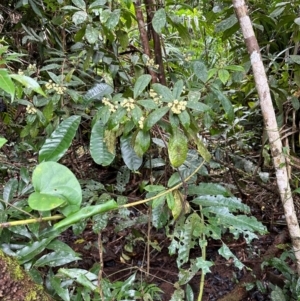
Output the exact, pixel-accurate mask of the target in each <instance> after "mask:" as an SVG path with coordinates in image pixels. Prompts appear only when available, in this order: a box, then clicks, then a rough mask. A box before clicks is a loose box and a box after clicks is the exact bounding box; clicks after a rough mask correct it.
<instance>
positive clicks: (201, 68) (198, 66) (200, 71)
mask: <svg viewBox="0 0 300 301" xmlns="http://www.w3.org/2000/svg"><path fill="white" fill-rule="evenodd" d="M193 70H194V73H195V75H196V76H197V77H198V78H199V79H200V80H201V81H202V82H203V83H206V81H207V79H208V73H207V68H206V66H205V64H204V63H203V62H202V61H195V62H194V63H193Z"/></svg>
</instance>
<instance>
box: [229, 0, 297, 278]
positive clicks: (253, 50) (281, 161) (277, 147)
mask: <svg viewBox="0 0 300 301" xmlns="http://www.w3.org/2000/svg"><path fill="white" fill-rule="evenodd" d="M232 2H233V6H234V8H235V11H236V15H237V17H238V20H239V22H240V26H241V29H242V32H243V36H244V39H245V43H246V46H247V49H248V52H249V54H250V60H251V64H252V69H253V74H254V79H255V84H256V89H257V92H258V96H259V100H260V106H261V110H262V115H263V119H264V124H265V129H266V131H267V134H268V138H269V142H270V146H271V154H272V157H273V163H274V167H275V169H276V179H277V185H278V189H279V193H280V198H281V201H282V204H283V208H284V214H285V218H286V222H287V226H288V229H289V233H290V236H291V239H292V244H293V249H294V252H295V257H296V260H297V272H298V274H299V275H300V229H299V224H298V219H297V216H296V212H295V207H294V202H293V197H292V192H291V188H290V184H289V178H288V172H287V166H286V160H285V156H284V154H283V151H282V142H281V139H280V134H279V130H278V126H277V122H276V116H275V112H274V107H273V103H272V99H271V95H270V88H269V84H268V80H267V76H266V72H265V69H264V65H263V62H262V60H261V55H260V49H259V46H258V43H257V39H256V37H255V34H254V31H253V27H252V24H251V20H250V18H249V16H248V11H247V7H246V5H245V1H244V0H232Z"/></svg>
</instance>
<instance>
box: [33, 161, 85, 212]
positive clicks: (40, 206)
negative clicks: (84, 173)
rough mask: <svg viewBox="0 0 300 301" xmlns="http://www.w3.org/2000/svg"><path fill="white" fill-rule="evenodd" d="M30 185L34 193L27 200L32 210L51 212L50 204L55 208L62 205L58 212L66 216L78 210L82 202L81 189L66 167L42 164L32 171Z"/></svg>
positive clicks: (50, 163)
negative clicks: (54, 205)
mask: <svg viewBox="0 0 300 301" xmlns="http://www.w3.org/2000/svg"><path fill="white" fill-rule="evenodd" d="M32 184H33V187H34V189H35V192H34V193H33V194H31V195H30V196H29V200H28V204H29V206H30V207H31V208H32V209H35V210H40V211H45V210H46V211H48V210H51V209H53V203H52V202H54V203H55V204H56V205H57V206H56V207H58V206H60V205H62V204H64V205H65V206H64V207H62V208H60V211H61V212H62V213H63V214H64V215H66V216H67V215H69V214H70V213H72V212H75V211H77V210H78V209H79V207H80V204H81V201H82V192H81V187H80V184H79V182H78V180H77V179H76V177H75V175H74V174H73V173H72V172H71V171H70V170H69V169H68V168H67V167H65V166H63V165H61V164H59V163H56V162H51V161H50V162H43V163H41V164H39V165H38V166H37V167H36V168H35V170H34V171H33V174H32ZM38 195H40V198H39V196H38ZM48 196H49V197H48Z"/></svg>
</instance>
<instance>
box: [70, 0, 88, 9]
mask: <svg viewBox="0 0 300 301" xmlns="http://www.w3.org/2000/svg"><path fill="white" fill-rule="evenodd" d="M72 2H73V4H74V5H76V6H77V7H78V8H80V9H82V10H85V2H84V1H83V0H72Z"/></svg>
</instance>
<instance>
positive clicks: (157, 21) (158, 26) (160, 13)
mask: <svg viewBox="0 0 300 301" xmlns="http://www.w3.org/2000/svg"><path fill="white" fill-rule="evenodd" d="M166 22H167V18H166V12H165V9H164V8H160V9H159V10H157V11H156V12H155V14H154V17H153V19H152V26H153V29H154V30H155V31H156V32H157V33H158V34H160V33H161V31H162V29H163V28H164V27H165V25H166Z"/></svg>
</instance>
